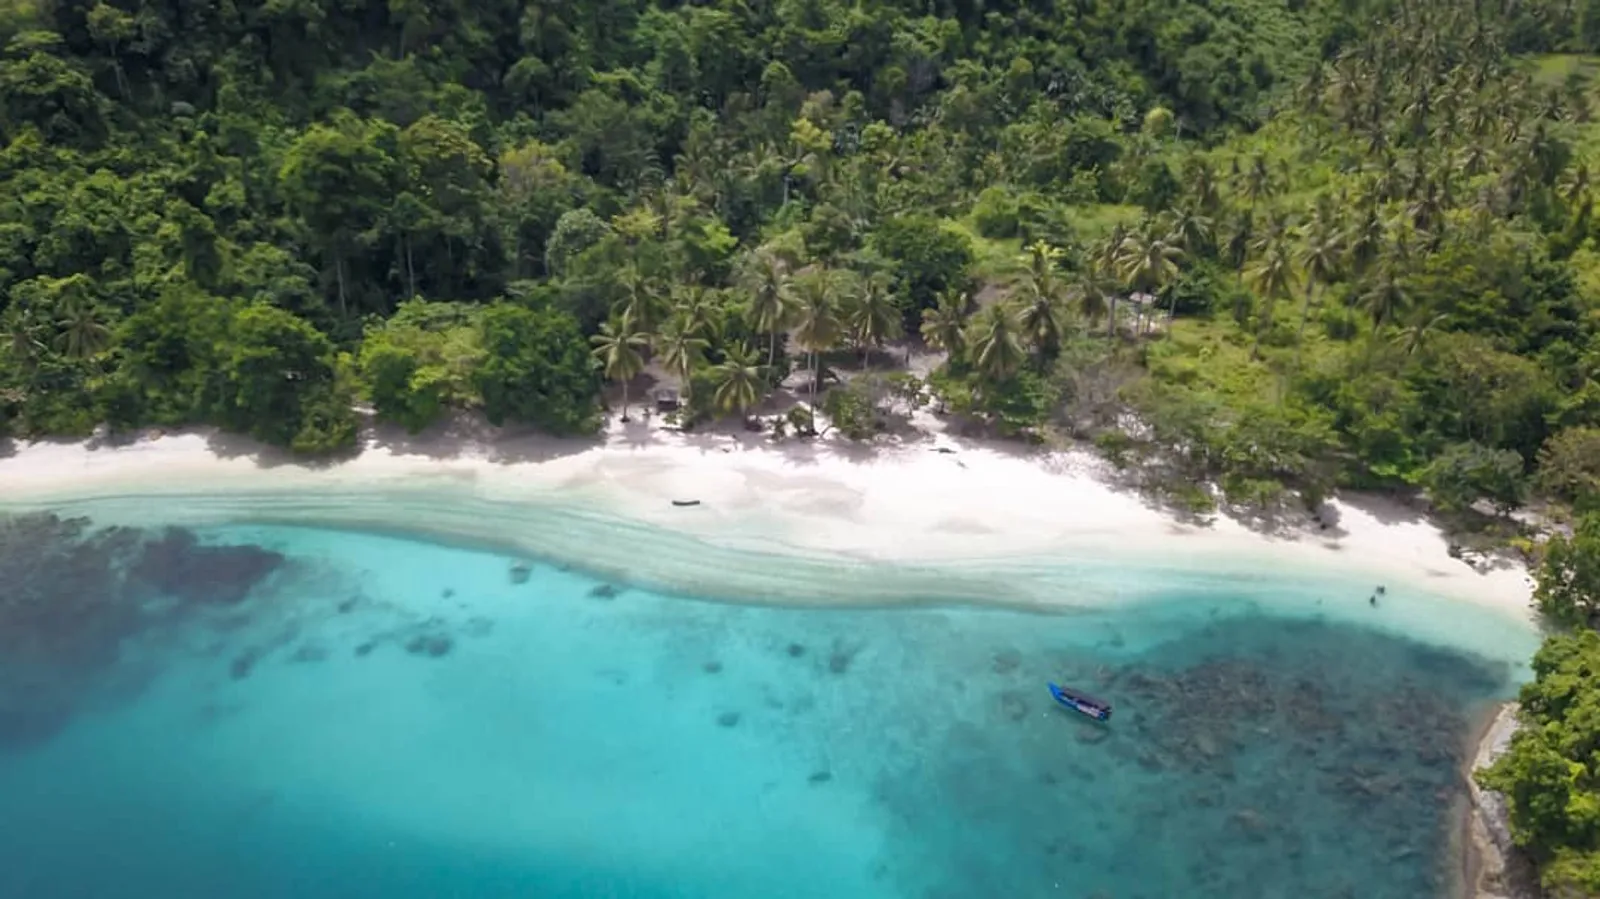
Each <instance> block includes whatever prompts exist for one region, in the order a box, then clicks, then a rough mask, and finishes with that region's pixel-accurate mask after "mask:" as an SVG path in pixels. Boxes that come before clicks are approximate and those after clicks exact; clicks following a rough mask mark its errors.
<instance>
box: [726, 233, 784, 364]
mask: <svg viewBox="0 0 1600 899" xmlns="http://www.w3.org/2000/svg"><path fill="white" fill-rule="evenodd" d="M739 285H740V287H741V288H742V289H743V290H744V291H745V293H746V294H747V295H748V297H749V302H750V325H751V327H753V328H754V329H755V330H756V331H757V332H759V333H761V334H765V335H767V338H768V344H767V367H769V368H770V367H772V365H773V363H774V361H775V360H776V359H777V355H778V335H779V334H780V333H782V332H783V330H784V329H785V328H786V327H788V326H789V323H790V322H791V320H792V319H793V317H794V306H795V297H794V290H793V286H792V282H791V279H790V277H789V272H788V270H787V267H786V266H785V265H784V263H783V260H782V259H780V258H778V255H777V254H776V253H774V252H772V251H771V250H765V249H762V250H755V251H753V252H751V253H750V254H749V255H747V256H745V258H744V261H743V264H742V265H741V266H740V269H739Z"/></svg>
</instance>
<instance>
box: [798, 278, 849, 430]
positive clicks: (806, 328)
mask: <svg viewBox="0 0 1600 899" xmlns="http://www.w3.org/2000/svg"><path fill="white" fill-rule="evenodd" d="M848 281H849V276H848V275H847V274H846V273H844V272H842V271H839V270H835V269H814V270H812V271H809V272H806V273H804V274H802V275H801V276H800V277H798V278H796V279H795V284H794V293H795V323H794V336H795V341H796V342H797V343H799V344H800V348H801V349H803V350H805V351H806V354H807V355H808V356H809V358H810V362H811V370H812V372H813V379H812V382H811V396H812V398H813V399H815V398H816V396H817V395H818V394H820V393H821V392H822V378H823V372H824V371H825V369H826V365H825V364H824V361H823V358H822V354H823V353H826V352H827V351H829V350H831V349H833V348H834V347H836V346H838V344H839V339H840V338H841V337H842V336H843V335H844V324H843V322H841V321H840V319H839V298H840V297H841V296H843V295H844V294H845V293H846V291H847V290H849V287H850V285H849V283H848Z"/></svg>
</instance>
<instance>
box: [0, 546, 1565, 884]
mask: <svg viewBox="0 0 1600 899" xmlns="http://www.w3.org/2000/svg"><path fill="white" fill-rule="evenodd" d="M198 533H199V536H200V537H201V542H202V543H203V544H208V545H246V544H248V545H255V546H259V547H264V548H266V549H268V550H271V551H274V552H277V553H280V554H281V555H282V559H283V561H282V564H281V565H279V566H278V567H277V568H276V569H275V570H274V571H273V573H272V574H271V575H270V576H269V577H268V578H267V579H266V580H265V581H264V582H262V583H260V584H259V585H257V586H256V587H255V588H254V590H253V591H252V592H251V593H250V595H249V596H248V598H246V599H244V600H243V601H242V602H239V603H228V604H218V605H213V606H210V607H205V608H199V609H197V610H195V611H194V613H193V614H189V615H185V616H181V617H180V616H169V618H168V619H167V620H165V622H164V623H163V625H162V626H161V627H159V628H147V629H143V630H142V631H141V632H140V635H139V636H138V637H136V638H132V639H130V640H128V641H126V643H125V645H124V646H123V648H122V650H121V651H120V653H119V658H118V661H117V662H116V663H115V664H114V665H112V666H110V667H108V668H105V670H102V671H98V672H97V673H96V676H95V677H93V678H82V679H81V683H79V684H78V685H77V686H76V687H75V692H73V694H72V695H73V696H74V697H75V698H74V700H73V702H72V708H71V714H70V716H68V717H65V718H62V719H60V720H56V719H55V718H52V717H51V716H44V720H47V721H50V722H52V724H51V726H48V727H33V728H20V729H18V728H13V729H12V730H11V731H9V733H11V736H12V739H10V740H8V741H5V743H4V745H3V746H0V795H3V796H5V797H6V807H7V812H6V814H5V815H4V816H0V895H50V896H61V897H67V896H84V897H96V899H118V897H124V896H126V897H147V896H156V895H160V896H217V895H225V896H230V897H242V899H255V897H277V896H285V897H287V896H295V897H310V899H319V897H335V896H337V897H367V896H371V897H379V896H382V897H386V899H404V897H439V896H475V897H477V896H483V897H496V896H507V897H510V896H529V895H535V896H540V897H641V899H643V897H649V899H656V897H663V899H664V897H686V899H687V897H697V899H721V897H729V899H732V897H746V896H770V897H797V899H798V897H818V899H821V897H834V899H855V897H885V899H889V897H917V899H922V897H970V896H981V895H996V896H1001V895H1014V896H1041V895H1061V896H1070V897H1116V899H1137V897H1148V899H1157V897H1166V896H1174V895H1185V896H1217V897H1248V896H1262V897H1268V896H1273V897H1276V896H1284V895H1302V896H1306V897H1318V896H1328V897H1341V896H1360V897H1373V899H1383V897H1396V899H1401V897H1404V899H1416V897H1419V896H1430V895H1441V894H1442V890H1443V889H1444V887H1445V885H1446V883H1447V881H1448V873H1449V870H1450V868H1451V867H1452V866H1453V865H1455V864H1456V860H1455V859H1453V858H1452V857H1451V853H1450V851H1449V845H1450V837H1451V829H1452V827H1453V821H1452V820H1451V815H1450V810H1451V806H1452V803H1453V802H1454V801H1455V800H1456V799H1457V798H1458V796H1459V790H1460V784H1459V775H1458V773H1457V769H1458V767H1459V759H1460V754H1461V749H1460V744H1461V742H1462V740H1463V739H1464V738H1465V737H1466V736H1467V730H1468V728H1469V726H1470V720H1471V717H1472V715H1473V714H1474V713H1475V711H1476V710H1478V709H1479V708H1481V707H1482V705H1483V704H1484V703H1486V702H1487V701H1489V700H1491V699H1493V698H1496V697H1501V696H1507V695H1510V693H1512V692H1513V690H1514V684H1515V681H1516V680H1517V679H1518V678H1519V677H1520V676H1521V671H1522V669H1521V667H1520V665H1519V664H1517V661H1518V660H1521V659H1525V658H1526V657H1527V655H1528V653H1530V652H1531V650H1532V648H1533V645H1534V641H1535V638H1534V636H1533V635H1532V634H1529V633H1524V632H1521V631H1518V630H1517V629H1516V628H1514V627H1507V626H1505V625H1504V623H1503V622H1496V621H1495V620H1493V619H1492V616H1489V613H1487V612H1480V611H1479V610H1460V611H1459V612H1458V613H1454V614H1453V618H1452V620H1451V621H1450V623H1449V628H1451V629H1453V630H1455V631H1458V632H1460V633H1461V634H1465V633H1466V632H1467V631H1471V632H1472V639H1470V640H1465V639H1463V640H1455V641H1453V642H1458V643H1466V644H1470V645H1473V646H1474V647H1476V648H1479V649H1480V650H1481V648H1482V647H1483V646H1485V645H1493V646H1495V647H1496V649H1497V650H1499V649H1503V652H1500V651H1497V652H1495V653H1493V656H1494V657H1493V658H1490V657H1486V656H1485V655H1483V654H1481V653H1480V654H1475V655H1470V656H1469V655H1466V654H1462V653H1458V652H1455V651H1451V650H1448V649H1444V648H1440V647H1438V646H1431V645H1425V644H1423V643H1419V642H1416V641H1413V640H1408V639H1404V638H1401V637H1397V636H1394V635H1393V634H1382V633H1378V632H1376V631H1374V630H1372V629H1369V628H1366V627H1360V626H1356V625H1352V624H1350V623H1349V621H1351V620H1359V619H1360V615H1361V614H1362V610H1363V609H1365V610H1366V611H1367V612H1369V613H1370V614H1371V615H1372V616H1373V617H1374V620H1380V619H1381V616H1385V615H1391V616H1401V617H1404V615H1405V613H1406V610H1403V609H1394V608H1392V607H1394V606H1397V605H1400V604H1404V603H1408V602H1409V603H1413V604H1423V603H1427V602H1431V601H1430V600H1425V599H1422V598H1408V597H1399V596H1396V597H1386V598H1385V599H1384V600H1383V602H1382V603H1381V604H1380V606H1379V607H1377V608H1372V607H1370V606H1368V602H1367V593H1368V592H1370V585H1366V584H1351V585H1349V587H1348V589H1346V590H1333V589H1332V588H1330V587H1329V586H1328V585H1327V584H1318V585H1317V586H1316V588H1315V589H1316V591H1318V592H1317V595H1316V596H1315V597H1312V596H1310V595H1309V594H1306V591H1307V589H1309V588H1307V587H1306V586H1305V585H1303V584H1294V583H1290V582H1285V583H1283V584H1281V585H1277V586H1274V585H1270V584H1262V583H1259V582H1258V583H1254V584H1251V585H1250V588H1249V591H1248V598H1245V597H1244V596H1242V595H1241V592H1240V591H1238V590H1234V589H1231V588H1230V587H1229V585H1228V584H1227V583H1226V582H1225V581H1219V580H1217V579H1214V578H1212V579H1197V581H1196V582H1195V583H1194V584H1191V585H1180V584H1176V583H1173V582H1171V581H1168V580H1164V581H1161V582H1155V581H1151V582H1149V583H1147V584H1145V585H1144V586H1143V587H1142V588H1141V591H1142V594H1143V596H1142V599H1141V600H1140V601H1138V602H1136V603H1134V602H1130V603H1129V604H1126V605H1123V606H1119V607H1118V608H1115V609H1105V610H1099V611H1078V612H1072V613H1065V614H1053V615H1045V614H1027V613H1022V612H1016V611H1003V610H983V609H975V608H971V607H939V606H937V605H928V606H923V607H915V608H880V609H859V608H857V609H852V608H833V609H829V608H816V607H808V608H803V609H799V608H783V607H777V606H752V605H740V604H732V603H726V602H723V603H713V602H701V601H696V600H693V599H691V598H686V597H668V596H663V595H660V594H656V593H653V592H650V591H647V590H643V589H637V588H628V587H626V586H624V585H621V584H608V583H603V582H601V581H598V580H595V579H593V578H591V577H588V576H586V575H584V574H583V573H581V572H579V571H576V570H570V569H567V568H565V567H564V566H560V565H556V564H552V563H534V564H531V565H530V566H529V568H528V569H527V570H526V571H525V572H524V573H525V575H526V576H525V578H524V577H522V576H520V575H519V576H513V574H512V572H511V571H510V568H511V566H512V564H513V562H514V561H515V560H512V559H510V558H508V557H506V556H505V555H501V554H496V553H492V552H476V551H472V550H467V549H461V548H451V547H445V546H442V545H434V544H429V543H421V542H416V541H409V540H401V539H396V538H389V537H379V536H373V535H367V534H359V533H353V532H342V531H331V530H317V529H298V528H288V527H258V526H251V527H218V528H209V529H203V530H201V531H199V532H198ZM769 561H770V560H769ZM1128 577H1129V579H1130V581H1137V578H1138V575H1137V573H1132V572H1130V573H1129V575H1128ZM519 581H520V582H519ZM168 587H169V589H173V590H177V589H180V588H178V587H176V586H172V585H170V584H169V585H168ZM195 589H198V590H203V589H205V587H204V585H202V586H201V587H199V588H195ZM1277 595H1281V596H1282V597H1283V598H1284V602H1283V606H1282V607H1283V608H1285V609H1288V608H1293V609H1294V610H1295V614H1293V615H1283V614H1279V612H1278V611H1275V610H1274V609H1275V607H1276V604H1275V603H1274V602H1272V601H1269V600H1266V599H1263V597H1271V596H1277ZM752 599H756V600H759V599H760V597H752ZM145 601H146V602H147V603H148V602H150V601H151V600H150V599H149V598H148V597H146V598H145ZM1319 602H1322V603H1326V604H1328V606H1329V607H1330V611H1329V613H1328V614H1322V613H1321V612H1320V611H1315V610H1317V609H1318V605H1317V603H1319ZM1334 606H1337V608H1336V609H1334V608H1331V607H1334ZM1419 608H1421V606H1417V607H1413V608H1412V609H1410V610H1409V613H1410V615H1411V616H1412V617H1416V616H1417V615H1419V614H1421V613H1420V612H1419ZM1428 608H1430V609H1431V608H1432V607H1428ZM1445 608H1446V607H1445V606H1444V605H1443V604H1442V602H1441V603H1439V605H1438V609H1439V610H1440V613H1441V614H1443V613H1444V612H1443V610H1444V609H1445ZM1451 608H1454V607H1451ZM1423 617H1426V616H1423ZM1443 628H1444V625H1443V624H1441V632H1443ZM1497 629H1498V630H1497ZM1490 635H1492V636H1490ZM61 661H62V664H61V665H60V666H58V667H59V668H60V671H58V672H57V673H58V674H62V673H65V672H68V671H70V670H72V669H70V667H69V666H68V665H67V664H66V662H65V660H61ZM85 664H87V663H85ZM36 667H37V666H35V668H36ZM9 675H10V676H13V677H14V676H16V674H15V672H14V671H13V672H10V673H9ZM29 676H30V677H33V678H35V679H37V678H38V677H40V676H41V675H40V674H39V672H38V671H37V670H33V669H30V674H29ZM1048 679H1058V680H1063V681H1065V682H1068V683H1073V684H1077V685H1080V686H1083V687H1085V688H1087V689H1090V690H1091V691H1094V692H1096V693H1099V694H1101V695H1104V696H1106V697H1107V698H1109V699H1111V700H1113V701H1114V702H1116V704H1117V712H1116V716H1115V718H1114V720H1113V722H1112V724H1111V725H1110V726H1109V727H1099V726H1097V725H1094V724H1092V723H1089V722H1086V721H1082V720H1078V719H1076V718H1073V717H1070V716H1068V715H1066V714H1064V713H1061V712H1059V711H1057V710H1056V709H1055V708H1054V707H1053V706H1052V705H1051V704H1050V702H1049V697H1048V695H1047V694H1046V692H1045V690H1044V683H1045V681H1046V680H1048ZM11 686H12V689H11V690H10V691H9V695H10V699H9V700H8V703H9V705H5V706H0V707H3V708H10V710H11V711H12V712H13V713H15V712H17V710H18V708H19V706H21V705H25V702H26V697H28V696H32V695H35V694H34V693H30V692H28V690H23V689H20V688H17V686H16V685H15V684H13V685H11ZM29 689H31V687H30V688H29ZM38 695H45V694H44V693H39V694H38ZM51 695H52V696H53V699H52V700H51V701H52V702H55V703H56V704H58V705H59V703H60V701H61V697H60V693H59V691H58V692H57V693H54V694H51ZM19 697H22V698H20V699H19ZM40 701H43V700H40ZM6 733H8V731H7V729H6V728H4V727H0V737H3V736H4V735H5V734H6Z"/></svg>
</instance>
